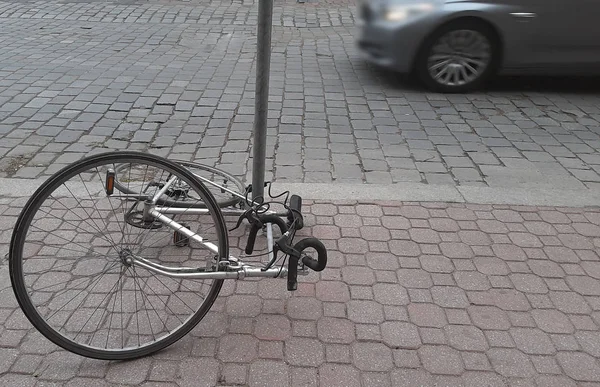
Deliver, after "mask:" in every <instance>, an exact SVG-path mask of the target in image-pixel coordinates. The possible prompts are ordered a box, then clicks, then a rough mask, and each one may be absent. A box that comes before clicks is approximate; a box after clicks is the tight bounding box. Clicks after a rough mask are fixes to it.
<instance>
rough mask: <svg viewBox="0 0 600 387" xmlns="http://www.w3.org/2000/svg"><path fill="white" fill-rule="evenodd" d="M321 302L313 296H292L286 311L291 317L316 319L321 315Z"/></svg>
mask: <svg viewBox="0 0 600 387" xmlns="http://www.w3.org/2000/svg"><path fill="white" fill-rule="evenodd" d="M322 308H323V306H322V303H321V302H320V301H319V300H317V299H315V298H313V297H292V298H290V299H289V300H288V305H287V312H288V315H289V316H290V318H292V319H301V320H317V319H318V318H319V317H321V316H322V315H323V309H322Z"/></svg>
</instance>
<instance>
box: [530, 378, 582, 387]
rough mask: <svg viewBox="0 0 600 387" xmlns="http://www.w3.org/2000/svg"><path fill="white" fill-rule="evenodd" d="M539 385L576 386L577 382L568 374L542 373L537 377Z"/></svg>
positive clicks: (555, 386) (546, 386)
mask: <svg viewBox="0 0 600 387" xmlns="http://www.w3.org/2000/svg"><path fill="white" fill-rule="evenodd" d="M535 382H536V383H537V385H538V386H544V387H576V386H577V384H576V383H575V382H574V381H573V380H571V379H569V378H568V377H566V376H557V375H540V376H538V377H536V378H535Z"/></svg>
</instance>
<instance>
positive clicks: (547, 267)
mask: <svg viewBox="0 0 600 387" xmlns="http://www.w3.org/2000/svg"><path fill="white" fill-rule="evenodd" d="M527 264H528V265H529V268H530V269H531V271H532V272H533V273H534V274H536V275H538V276H540V277H546V278H562V277H564V275H565V273H564V271H563V269H562V268H561V267H560V265H558V264H557V263H556V262H553V261H549V260H543V261H542V260H529V261H528V262H527Z"/></svg>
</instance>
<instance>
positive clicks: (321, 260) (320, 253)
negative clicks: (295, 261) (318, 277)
mask: <svg viewBox="0 0 600 387" xmlns="http://www.w3.org/2000/svg"><path fill="white" fill-rule="evenodd" d="M309 247H312V248H313V249H315V250H316V251H317V259H314V258H312V257H309V256H307V255H305V256H303V257H302V263H303V264H305V265H306V266H308V267H309V268H311V269H313V270H314V271H323V270H324V269H325V267H326V266H327V249H326V248H325V245H324V244H323V242H321V241H320V240H318V239H317V238H306V239H302V240H301V241H299V242H298V243H296V244H295V245H294V249H295V250H297V251H298V252H299V253H300V254H302V251H303V250H304V249H307V248H309ZM290 263H291V262H290Z"/></svg>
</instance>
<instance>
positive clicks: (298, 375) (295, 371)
mask: <svg viewBox="0 0 600 387" xmlns="http://www.w3.org/2000/svg"><path fill="white" fill-rule="evenodd" d="M289 373H290V378H291V383H290V385H291V386H304V387H311V386H312V387H317V386H318V385H319V377H318V374H317V369H316V368H306V367H290V370H289Z"/></svg>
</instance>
